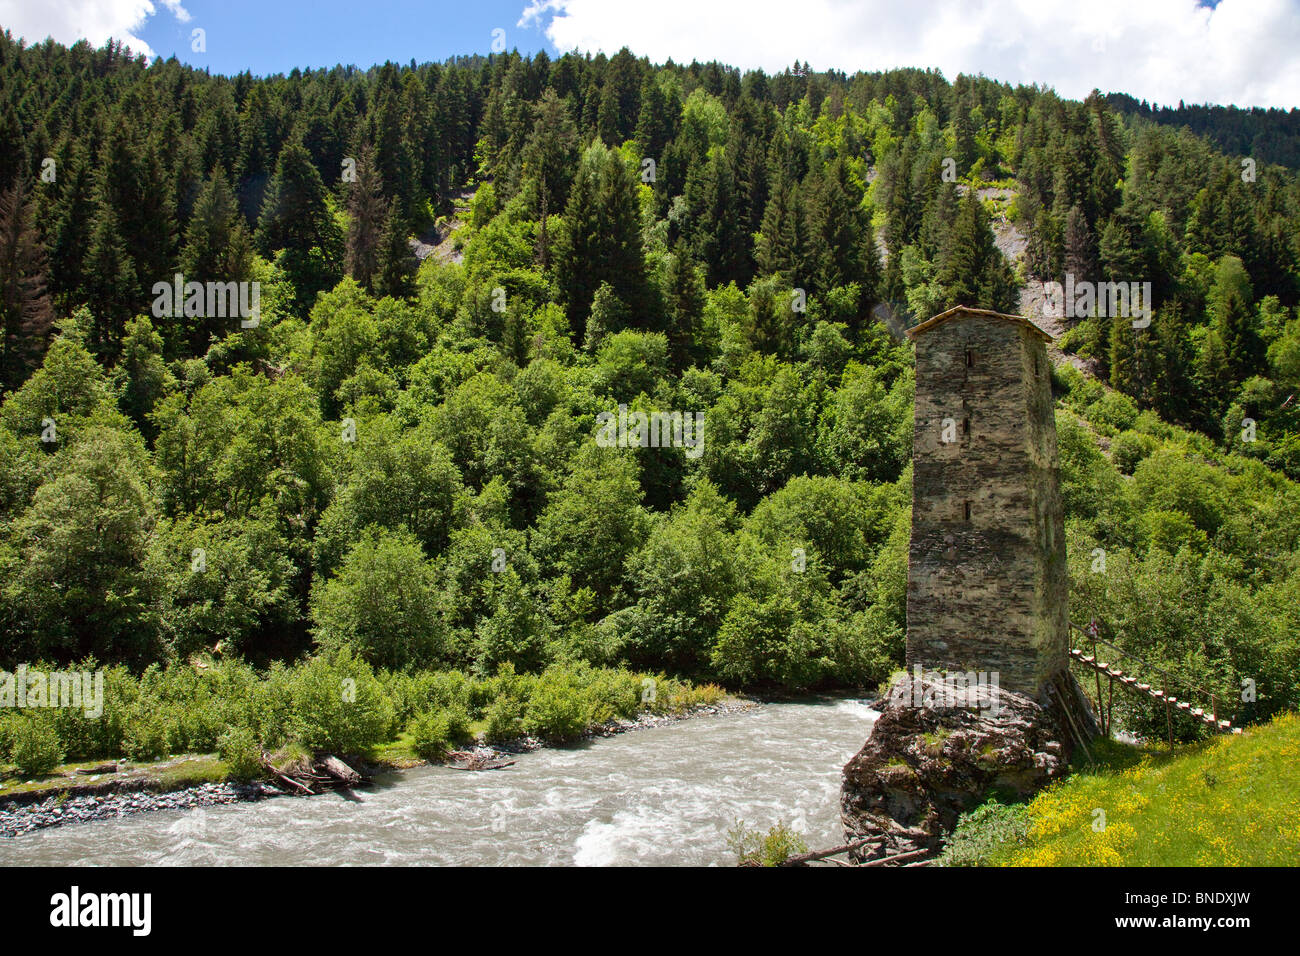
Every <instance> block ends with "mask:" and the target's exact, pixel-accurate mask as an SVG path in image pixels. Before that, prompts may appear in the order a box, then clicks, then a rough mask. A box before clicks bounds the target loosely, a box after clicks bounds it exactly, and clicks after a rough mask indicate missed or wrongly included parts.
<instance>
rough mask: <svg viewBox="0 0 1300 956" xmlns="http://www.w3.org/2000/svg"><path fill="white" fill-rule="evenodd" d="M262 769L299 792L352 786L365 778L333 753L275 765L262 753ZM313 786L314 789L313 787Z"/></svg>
mask: <svg viewBox="0 0 1300 956" xmlns="http://www.w3.org/2000/svg"><path fill="white" fill-rule="evenodd" d="M262 769H263V770H265V771H266V774H267V776H269V777H271V778H272V779H275V780H279V781H280V782H281V783H284V784H287V785H288V786H289V787H290V788H292V789H293V790H296V791H298V792H300V793H306V794H313V795H314V794H316V793H317V792H319V791H320V790H322V789H326V788H329V787H343V788H347V787H354V786H356V785H357V784H359V783H361V782H362V780H364V779H365V778H364V777H363V776H362V775H361V774H359V773H357V771H355V770H353V769H352V768H351V767H349V766H348V765H347V764H345V763H344V762H343V761H342V760H340V759H339V758H338V757H335V756H334V755H333V754H326V755H325V756H323V757H318V758H316V759H315V760H313V761H311V762H310V763H308V762H307V761H296V762H294V763H292V764H290V765H288V766H284V767H277V766H275V765H274V764H273V763H271V758H270V755H268V754H265V753H264V754H262ZM313 788H314V789H313Z"/></svg>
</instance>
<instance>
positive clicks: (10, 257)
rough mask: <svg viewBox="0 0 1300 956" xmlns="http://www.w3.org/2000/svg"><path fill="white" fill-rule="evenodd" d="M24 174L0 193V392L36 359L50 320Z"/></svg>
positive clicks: (21, 378) (41, 251) (41, 247)
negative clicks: (0, 334) (24, 183)
mask: <svg viewBox="0 0 1300 956" xmlns="http://www.w3.org/2000/svg"><path fill="white" fill-rule="evenodd" d="M34 220H35V210H34V208H33V204H32V202H31V200H30V199H29V198H28V196H27V193H26V191H25V188H24V186H23V180H22V178H21V177H20V178H17V179H15V180H14V184H13V187H12V188H11V189H8V190H6V191H5V192H3V193H0V332H2V333H3V335H2V336H0V391H4V390H8V389H13V388H17V387H18V386H19V385H21V384H22V382H23V381H24V380H25V379H26V378H27V375H28V374H29V373H30V371H31V370H32V369H34V368H35V367H36V366H37V365H38V364H39V363H40V357H41V355H42V353H43V352H44V350H45V343H46V341H47V340H48V338H49V334H50V327H51V325H52V324H53V322H54V309H53V307H52V306H51V305H50V297H49V295H48V294H47V292H46V288H45V283H46V275H47V271H48V266H47V262H46V255H45V247H44V245H42V243H41V239H40V236H39V235H38V234H37V232H36V228H35V225H34Z"/></svg>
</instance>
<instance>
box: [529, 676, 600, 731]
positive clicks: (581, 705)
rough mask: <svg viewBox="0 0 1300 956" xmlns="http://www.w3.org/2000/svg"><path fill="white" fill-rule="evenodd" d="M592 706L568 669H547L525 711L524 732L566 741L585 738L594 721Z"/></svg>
mask: <svg viewBox="0 0 1300 956" xmlns="http://www.w3.org/2000/svg"><path fill="white" fill-rule="evenodd" d="M591 718H592V705H591V701H590V699H589V698H588V697H587V695H586V694H584V693H583V691H582V689H581V688H580V687H578V686H577V685H576V684H575V683H574V682H573V679H572V676H571V675H570V674H568V673H565V672H553V671H547V672H546V673H545V674H543V675H542V676H541V678H540V679H539V680H538V682H537V686H536V688H534V690H533V695H532V697H531V698H530V699H529V701H528V707H527V709H526V710H525V711H524V723H523V726H524V731H525V732H526V733H529V734H536V735H537V736H539V737H542V738H544V739H546V740H551V741H556V742H562V741H567V740H576V739H577V738H579V737H581V736H582V735H583V734H584V733H585V732H586V730H587V727H588V726H590V724H591Z"/></svg>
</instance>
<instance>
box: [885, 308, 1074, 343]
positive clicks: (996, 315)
mask: <svg viewBox="0 0 1300 956" xmlns="http://www.w3.org/2000/svg"><path fill="white" fill-rule="evenodd" d="M959 315H977V316H982V317H984V318H986V319H1004V320H1006V321H1007V322H1014V323H1016V324H1017V325H1023V326H1024V327H1025V328H1027V329H1029V330H1030V331H1033V332H1037V333H1038V334H1039V335H1041V336H1042V337H1043V339H1044V340H1045V341H1047V342H1050V341H1052V337H1051V336H1050V335H1048V334H1047V333H1046V332H1044V331H1043V330H1042V329H1041V328H1039V327H1038V326H1037V325H1035V324H1034V323H1033V322H1030V321H1029V320H1028V319H1027V318H1025V317H1024V316H1023V315H1007V314H1006V313H1004V312H993V311H991V310H989V309H972V308H971V307H970V306H966V305H958V306H953V307H952V308H951V309H949V310H948V311H947V312H940V313H939V314H938V315H936V316H934V317H932V318H929V319H926V320H925V321H924V322H922V323H921V324H920V325H915V326H913V327H912V328H910V329H908V330H907V337H908V338H909V339H914V338H916V337H917V336H918V335H920V334H921V333H922V332H928V331H929V330H930V329H932V328H934V327H935V326H936V325H942V324H943V323H944V322H947V321H948V320H949V319H955V318H956V317H957V316H959Z"/></svg>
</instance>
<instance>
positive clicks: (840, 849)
mask: <svg viewBox="0 0 1300 956" xmlns="http://www.w3.org/2000/svg"><path fill="white" fill-rule="evenodd" d="M882 839H883V838H882V837H866V838H864V839H861V840H854V841H853V842H852V843H844V844H841V845H840V846H833V847H831V848H830V849H829V850H813V851H812V852H811V853H800V854H797V855H796V856H791V857H786V860H785V862H784V863H782V864H781V866H803V865H804V864H805V863H811V862H812V861H813V860H824V859H826V858H827V857H830V856H838V855H839V854H841V853H848V852H849V851H851V850H857V849H860V848H862V847H864V846H866V845H867V844H868V843H879V842H881V840H882Z"/></svg>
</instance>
